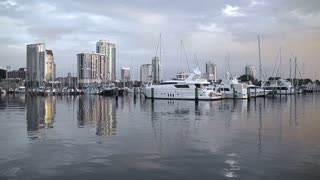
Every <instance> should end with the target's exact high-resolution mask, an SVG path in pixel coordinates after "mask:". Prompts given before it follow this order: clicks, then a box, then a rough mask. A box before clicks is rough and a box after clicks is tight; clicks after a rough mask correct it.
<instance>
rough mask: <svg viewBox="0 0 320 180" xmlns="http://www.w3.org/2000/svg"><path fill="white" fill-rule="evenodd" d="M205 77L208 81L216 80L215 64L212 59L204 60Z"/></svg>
mask: <svg viewBox="0 0 320 180" xmlns="http://www.w3.org/2000/svg"><path fill="white" fill-rule="evenodd" d="M205 77H206V78H207V80H208V81H217V64H216V63H213V62H212V61H209V62H206V73H205Z"/></svg>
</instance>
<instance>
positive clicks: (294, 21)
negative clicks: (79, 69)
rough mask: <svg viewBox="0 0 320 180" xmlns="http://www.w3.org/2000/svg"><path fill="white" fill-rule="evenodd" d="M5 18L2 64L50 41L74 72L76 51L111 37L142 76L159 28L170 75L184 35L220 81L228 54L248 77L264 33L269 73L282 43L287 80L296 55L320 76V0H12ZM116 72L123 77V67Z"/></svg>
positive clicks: (20, 61) (1, 11)
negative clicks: (213, 66)
mask: <svg viewBox="0 0 320 180" xmlns="http://www.w3.org/2000/svg"><path fill="white" fill-rule="evenodd" d="M105 7H108V8H105ZM35 17H37V20H36V21H34V18H35ZM44 17H45V18H44ZM0 22H1V23H0V24H1V30H0V32H1V36H0V39H1V41H0V47H1V48H0V49H1V53H0V59H1V64H0V65H1V66H3V67H5V66H6V65H10V66H11V67H12V68H11V69H18V68H20V67H27V65H26V64H25V63H26V62H25V58H26V49H25V45H26V44H30V43H36V42H43V43H46V45H47V48H48V49H52V50H53V51H54V52H55V63H56V65H57V67H56V69H57V76H63V74H67V72H72V69H73V67H76V60H75V59H76V58H75V54H77V53H78V52H91V51H94V50H95V49H94V45H95V43H96V40H98V39H108V40H110V41H112V42H114V43H115V44H117V64H116V66H117V67H123V66H128V65H131V64H132V65H133V66H132V71H133V72H132V74H135V75H136V76H135V77H132V79H139V77H138V74H139V68H140V65H142V64H146V63H149V62H150V58H152V57H153V56H154V55H155V52H156V48H157V39H158V36H159V34H160V33H161V34H162V58H161V65H162V70H163V75H164V77H163V79H169V78H171V77H173V76H174V74H175V73H176V72H177V71H178V70H179V68H180V66H181V65H180V63H178V64H175V65H173V64H174V63H173V62H176V61H179V60H180V58H181V57H180V56H181V55H180V46H179V43H180V40H183V42H184V45H185V48H186V53H187V55H186V56H187V58H188V61H189V64H190V68H191V69H192V68H193V67H194V66H195V65H196V63H195V58H194V55H195V54H196V55H197V61H198V62H199V64H200V70H201V71H202V72H204V64H205V62H206V61H208V60H212V61H214V62H215V63H216V64H217V67H218V69H219V70H218V79H220V78H222V77H223V74H222V73H224V70H225V68H224V67H225V64H226V60H225V59H226V58H225V57H226V56H227V55H228V54H229V55H230V68H231V70H232V74H234V75H238V76H239V75H242V74H243V70H242V69H241V68H237V67H239V66H241V67H245V65H246V64H247V63H248V64H252V65H254V66H255V67H256V69H258V48H257V36H258V35H260V38H261V59H262V64H263V69H264V71H265V72H266V73H267V74H268V75H272V70H273V67H274V65H275V63H276V60H277V59H279V58H277V56H278V54H279V48H280V47H281V48H282V70H283V71H282V72H284V73H283V76H284V78H286V77H287V76H288V72H289V59H290V58H291V59H293V57H294V56H297V58H298V65H299V66H300V69H302V68H303V69H304V73H305V77H309V78H312V79H314V77H315V76H316V74H315V72H316V71H317V70H318V69H319V67H320V61H319V58H318V53H317V51H318V49H320V44H319V43H318V41H319V39H320V33H319V32H320V27H319V26H320V25H319V24H320V3H318V1H308V3H305V2H303V1H258V0H251V1H250V0H248V1H236V2H235V1H223V2H220V1H203V2H202V3H198V2H197V1H188V2H184V1H175V2H174V3H172V2H171V1H170V2H169V1H161V3H157V6H154V3H151V2H148V1H130V2H126V3H123V2H116V1H102V2H100V1H93V2H87V1H77V2H71V1H66V2H63V3H62V2H50V1H41V2H36V1H28V2H25V1H16V0H8V1H2V2H0ZM48 22H59V23H48ZM183 59H186V58H185V57H184V56H183ZM184 61H186V60H184ZM186 64H187V63H184V64H183V66H184V68H185V69H186ZM116 76H117V78H120V72H119V71H118V72H117V75H116ZM317 79H319V77H317Z"/></svg>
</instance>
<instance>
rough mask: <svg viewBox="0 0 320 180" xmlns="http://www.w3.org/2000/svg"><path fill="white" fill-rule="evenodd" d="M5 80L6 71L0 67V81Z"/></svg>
mask: <svg viewBox="0 0 320 180" xmlns="http://www.w3.org/2000/svg"><path fill="white" fill-rule="evenodd" d="M6 78H7V70H6V69H5V68H3V67H1V66H0V80H1V79H6Z"/></svg>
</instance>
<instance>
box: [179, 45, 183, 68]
mask: <svg viewBox="0 0 320 180" xmlns="http://www.w3.org/2000/svg"><path fill="white" fill-rule="evenodd" d="M180 46H181V52H180V60H181V72H182V71H183V68H182V40H181V41H180Z"/></svg>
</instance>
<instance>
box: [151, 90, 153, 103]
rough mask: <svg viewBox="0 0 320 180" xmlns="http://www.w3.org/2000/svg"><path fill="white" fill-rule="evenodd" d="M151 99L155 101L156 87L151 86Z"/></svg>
mask: <svg viewBox="0 0 320 180" xmlns="http://www.w3.org/2000/svg"><path fill="white" fill-rule="evenodd" d="M151 100H152V101H154V88H151Z"/></svg>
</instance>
